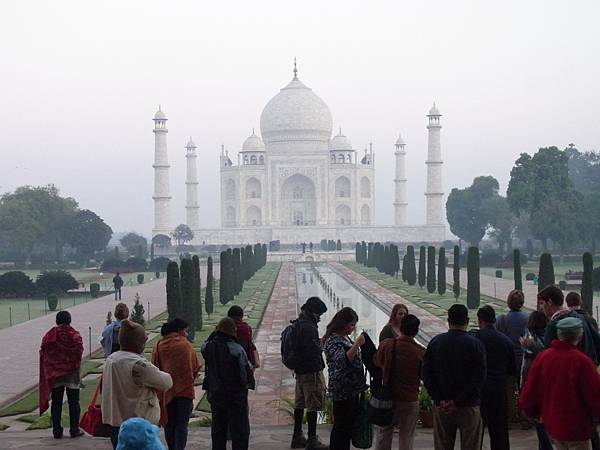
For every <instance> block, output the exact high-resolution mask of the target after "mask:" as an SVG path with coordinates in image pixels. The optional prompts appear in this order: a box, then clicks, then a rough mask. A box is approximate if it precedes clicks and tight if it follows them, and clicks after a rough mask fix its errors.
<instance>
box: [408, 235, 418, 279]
mask: <svg viewBox="0 0 600 450" xmlns="http://www.w3.org/2000/svg"><path fill="white" fill-rule="evenodd" d="M406 281H407V282H408V284H409V285H411V286H414V285H415V284H416V282H417V266H416V263H415V248H414V247H413V246H412V245H409V246H408V247H406Z"/></svg>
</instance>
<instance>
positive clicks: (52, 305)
mask: <svg viewBox="0 0 600 450" xmlns="http://www.w3.org/2000/svg"><path fill="white" fill-rule="evenodd" d="M47 301H48V309H49V310H50V311H56V307H57V306H58V297H57V296H56V295H55V294H50V295H49V296H48V297H47Z"/></svg>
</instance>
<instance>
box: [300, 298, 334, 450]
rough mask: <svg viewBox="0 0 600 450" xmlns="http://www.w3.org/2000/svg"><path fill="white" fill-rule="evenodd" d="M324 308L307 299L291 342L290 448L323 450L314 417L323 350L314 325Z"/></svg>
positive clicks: (321, 395) (321, 396)
mask: <svg viewBox="0 0 600 450" xmlns="http://www.w3.org/2000/svg"><path fill="white" fill-rule="evenodd" d="M326 311H327V306H326V305H325V303H323V301H322V300H321V299H320V298H319V297H310V298H309V299H308V300H306V303H304V305H302V307H301V308H300V315H299V316H298V321H297V322H296V326H297V327H298V330H297V332H296V333H297V334H296V340H295V345H294V347H295V350H296V351H295V353H296V355H297V357H298V358H297V359H298V361H299V364H298V366H297V367H296V369H295V370H294V372H295V374H296V393H295V399H294V435H293V436H292V444H291V448H306V450H327V449H328V448H329V446H327V445H323V444H322V443H321V441H320V440H319V438H318V437H317V415H318V412H319V411H321V410H323V407H324V406H325V386H326V384H325V378H324V376H323V369H324V368H325V363H324V362H323V348H322V347H321V340H320V339H319V329H318V327H317V323H318V322H319V320H320V319H321V315H322V314H323V313H325V312H326ZM304 409H306V418H307V423H308V439H307V438H306V437H305V436H304V434H303V433H302V420H303V418H304Z"/></svg>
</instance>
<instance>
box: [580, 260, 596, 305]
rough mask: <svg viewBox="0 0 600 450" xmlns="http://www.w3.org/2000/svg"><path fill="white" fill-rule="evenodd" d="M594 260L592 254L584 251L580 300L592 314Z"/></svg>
mask: <svg viewBox="0 0 600 450" xmlns="http://www.w3.org/2000/svg"><path fill="white" fill-rule="evenodd" d="M593 271H594V260H593V258H592V254H591V253H588V252H585V253H584V254H583V278H582V280H581V300H582V301H583V309H584V310H585V311H586V312H587V313H588V314H592V309H593V305H594V287H593V284H594V275H593Z"/></svg>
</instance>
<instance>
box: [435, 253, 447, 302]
mask: <svg viewBox="0 0 600 450" xmlns="http://www.w3.org/2000/svg"><path fill="white" fill-rule="evenodd" d="M437 288H438V294H440V295H444V294H445V293H446V249H445V248H444V247H440V251H439V254H438V279H437Z"/></svg>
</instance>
